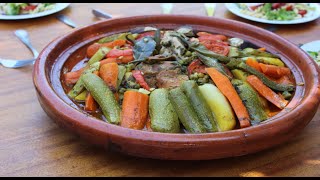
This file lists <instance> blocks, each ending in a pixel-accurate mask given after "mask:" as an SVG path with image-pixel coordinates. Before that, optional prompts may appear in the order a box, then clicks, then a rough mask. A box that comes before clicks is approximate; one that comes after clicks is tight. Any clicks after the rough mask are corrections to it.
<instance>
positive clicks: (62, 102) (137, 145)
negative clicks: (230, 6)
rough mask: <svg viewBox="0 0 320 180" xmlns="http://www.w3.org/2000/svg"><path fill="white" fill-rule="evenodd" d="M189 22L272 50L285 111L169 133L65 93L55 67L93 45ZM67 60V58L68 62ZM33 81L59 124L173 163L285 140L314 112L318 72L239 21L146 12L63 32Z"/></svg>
mask: <svg viewBox="0 0 320 180" xmlns="http://www.w3.org/2000/svg"><path fill="white" fill-rule="evenodd" d="M181 25H190V26H192V27H193V28H194V29H195V30H197V31H207V32H212V33H220V34H225V35H227V36H231V37H239V38H242V39H244V40H247V41H249V42H252V43H254V44H255V45H257V46H259V47H265V48H266V49H267V50H268V51H270V52H271V53H278V54H279V55H280V57H281V58H282V59H283V61H284V62H285V63H286V65H287V66H288V67H289V68H290V69H291V70H292V72H293V74H294V77H295V79H296V82H297V83H298V84H300V83H303V84H304V85H300V86H297V87H296V91H295V95H294V97H293V99H292V100H291V101H290V103H289V105H288V106H287V108H286V109H285V110H283V111H281V112H280V113H279V114H277V115H276V116H274V117H272V118H270V119H268V120H266V121H264V122H263V123H261V124H259V125H256V126H251V127H247V128H244V129H236V130H231V131H226V132H217V133H205V134H170V133H157V132H148V131H142V130H133V129H127V128H123V127H120V126H117V125H112V124H109V123H106V122H103V121H100V120H98V119H96V118H94V117H92V116H88V114H85V113H83V112H82V111H81V110H80V109H79V108H78V107H77V106H76V105H75V104H74V103H73V102H72V101H71V100H70V99H69V98H68V97H67V96H66V94H65V92H64V91H63V89H62V86H61V82H60V75H61V71H62V70H63V69H65V68H67V69H70V68H72V67H73V66H74V65H75V64H77V63H78V62H79V61H80V60H81V59H82V58H84V56H85V48H86V47H87V46H88V45H90V44H91V43H92V42H94V41H96V40H98V39H100V38H102V37H104V36H107V35H111V34H114V33H119V32H126V31H129V30H130V29H133V28H136V27H143V26H154V27H158V28H161V29H174V28H177V27H179V26H181ZM67 60H68V61H67ZM33 82H34V86H35V88H36V91H37V96H38V99H39V102H40V104H41V106H42V108H43V110H44V111H45V112H46V113H47V114H48V115H49V117H51V118H52V119H53V120H54V121H55V122H56V123H57V124H59V125H60V126H61V127H64V128H66V129H68V130H70V131H72V132H74V133H76V134H77V135H79V136H80V137H82V138H84V139H86V140H88V141H89V142H90V143H93V144H96V145H100V146H103V147H105V148H106V149H109V150H110V149H112V150H116V151H120V152H123V153H126V154H129V155H134V156H139V157H146V158H155V159H171V160H205V159H218V158H225V157H233V156H241V155H245V154H249V153H254V152H258V151H261V150H264V149H267V148H270V147H273V146H276V145H279V144H281V143H284V142H286V141H288V140H289V139H290V138H292V137H294V136H295V135H297V134H298V133H299V132H301V130H302V129H303V128H304V127H305V126H306V125H307V124H308V123H309V122H310V121H311V120H312V118H313V117H314V115H315V113H316V111H317V108H318V106H319V101H320V90H319V69H318V67H317V65H316V64H315V62H314V61H313V60H312V59H311V58H310V57H309V56H308V55H307V54H306V53H305V52H304V51H302V50H301V49H300V48H299V47H297V46H295V45H294V44H292V43H291V42H289V41H288V40H286V39H284V38H282V37H280V36H278V35H276V34H273V33H271V32H269V31H266V30H264V29H261V28H258V27H255V26H252V25H249V24H245V23H241V22H238V21H233V20H227V19H218V18H212V17H210V18H209V17H204V16H203V17H202V16H201V17H200V16H186V15H150V16H135V17H125V18H117V19H110V20H105V21H102V22H98V23H95V24H93V25H90V26H86V27H83V28H80V29H77V30H75V31H73V32H70V33H68V34H66V35H64V36H61V37H59V38H57V39H56V40H54V41H53V42H51V43H50V44H49V45H47V46H46V47H45V48H44V49H43V51H42V52H41V54H40V55H39V57H38V59H37V60H36V63H35V67H34V71H33Z"/></svg>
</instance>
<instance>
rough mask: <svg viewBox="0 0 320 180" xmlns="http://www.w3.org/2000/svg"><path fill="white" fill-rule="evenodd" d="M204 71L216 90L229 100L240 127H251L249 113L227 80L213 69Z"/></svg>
mask: <svg viewBox="0 0 320 180" xmlns="http://www.w3.org/2000/svg"><path fill="white" fill-rule="evenodd" d="M205 70H206V71H207V73H208V74H209V76H210V77H211V79H212V80H213V82H214V83H215V84H216V85H217V87H218V89H219V90H220V91H221V92H222V94H223V95H224V96H226V98H227V99H228V100H229V102H230V104H231V106H232V108H233V110H234V112H235V113H236V115H237V117H238V120H239V123H240V127H241V128H245V127H248V126H251V124H250V116H249V113H248V111H247V109H246V107H245V106H244V104H243V102H242V100H241V99H240V96H239V95H238V93H237V91H236V90H235V89H234V87H233V86H232V84H231V82H230V81H229V79H228V78H227V77H226V76H224V75H223V74H221V73H220V72H219V71H217V70H216V69H215V68H206V69H205Z"/></svg>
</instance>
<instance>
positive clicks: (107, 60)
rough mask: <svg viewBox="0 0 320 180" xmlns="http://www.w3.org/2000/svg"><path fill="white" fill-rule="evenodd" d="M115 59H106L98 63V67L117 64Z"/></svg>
mask: <svg viewBox="0 0 320 180" xmlns="http://www.w3.org/2000/svg"><path fill="white" fill-rule="evenodd" d="M117 62H118V61H117V58H106V59H103V60H101V61H100V66H102V65H104V64H108V63H117Z"/></svg>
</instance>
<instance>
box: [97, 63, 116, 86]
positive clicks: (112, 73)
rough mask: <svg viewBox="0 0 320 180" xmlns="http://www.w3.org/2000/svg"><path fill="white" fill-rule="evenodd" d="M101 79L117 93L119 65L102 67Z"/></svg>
mask: <svg viewBox="0 0 320 180" xmlns="http://www.w3.org/2000/svg"><path fill="white" fill-rule="evenodd" d="M99 73H100V77H101V78H102V79H103V81H104V82H105V83H106V84H107V85H108V87H109V88H110V89H111V91H112V92H116V88H117V81H118V64H117V63H114V62H113V63H107V64H104V65H102V66H101V67H100V70H99Z"/></svg>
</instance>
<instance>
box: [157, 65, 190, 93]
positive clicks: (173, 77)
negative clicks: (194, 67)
mask: <svg viewBox="0 0 320 180" xmlns="http://www.w3.org/2000/svg"><path fill="white" fill-rule="evenodd" d="M179 73H180V70H179V69H176V70H164V71H160V72H159V73H158V74H157V76H156V80H157V84H156V85H157V87H158V88H170V89H171V88H175V87H178V86H180V84H181V83H182V82H183V81H186V80H188V79H189V78H188V76H187V75H184V74H179Z"/></svg>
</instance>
